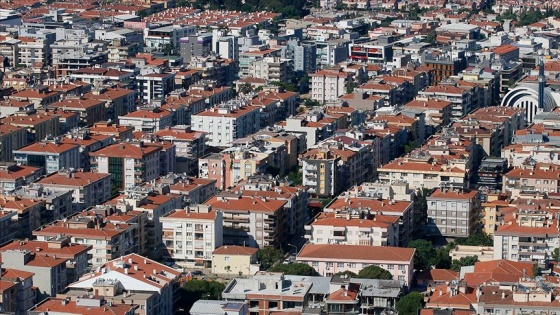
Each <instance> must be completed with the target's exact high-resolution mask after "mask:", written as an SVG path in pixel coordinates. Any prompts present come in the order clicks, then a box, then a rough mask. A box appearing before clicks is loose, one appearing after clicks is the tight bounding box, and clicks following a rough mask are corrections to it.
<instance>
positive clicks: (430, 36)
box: [424, 30, 437, 45]
mask: <svg viewBox="0 0 560 315" xmlns="http://www.w3.org/2000/svg"><path fill="white" fill-rule="evenodd" d="M436 38H437V34H436V30H431V31H430V32H429V33H428V35H426V39H424V41H425V42H426V43H430V44H432V45H435V43H436Z"/></svg>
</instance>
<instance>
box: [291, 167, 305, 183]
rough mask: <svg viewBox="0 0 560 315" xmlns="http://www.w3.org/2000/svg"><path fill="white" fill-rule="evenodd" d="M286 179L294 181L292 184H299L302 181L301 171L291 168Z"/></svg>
mask: <svg viewBox="0 0 560 315" xmlns="http://www.w3.org/2000/svg"><path fill="white" fill-rule="evenodd" d="M288 179H289V180H290V181H292V183H294V185H301V184H302V183H303V173H301V172H300V171H299V169H296V170H292V171H291V172H290V173H288Z"/></svg>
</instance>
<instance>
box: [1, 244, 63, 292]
mask: <svg viewBox="0 0 560 315" xmlns="http://www.w3.org/2000/svg"><path fill="white" fill-rule="evenodd" d="M0 254H1V255H2V268H9V269H17V270H21V271H25V272H28V273H31V274H33V276H32V277H33V286H35V287H37V296H36V298H37V300H43V299H44V298H46V297H48V296H54V295H56V294H57V293H59V292H62V291H63V290H64V288H65V287H66V285H67V283H68V282H67V278H66V274H67V273H66V261H67V259H66V258H61V257H57V256H44V255H38V254H36V253H34V252H31V251H30V250H26V249H19V248H18V249H7V250H3V251H1V252H0ZM28 298H29V297H28Z"/></svg>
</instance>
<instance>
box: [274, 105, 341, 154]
mask: <svg viewBox="0 0 560 315" xmlns="http://www.w3.org/2000/svg"><path fill="white" fill-rule="evenodd" d="M344 118H346V117H345V116H338V117H336V118H335V117H334V116H332V115H329V114H327V113H326V112H324V111H322V110H316V109H314V110H310V111H309V112H305V113H302V114H299V115H297V116H293V117H289V118H287V119H286V121H285V122H281V123H278V124H277V127H280V128H282V129H284V130H285V131H287V132H290V133H293V134H297V135H304V136H305V140H306V145H305V148H311V147H312V146H314V145H315V144H317V143H318V142H319V141H321V140H324V139H327V138H329V137H331V136H332V135H334V133H335V131H336V130H337V129H339V128H340V126H339V125H341V124H342V121H341V120H343V119H344Z"/></svg>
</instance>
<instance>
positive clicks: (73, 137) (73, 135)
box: [60, 128, 114, 171]
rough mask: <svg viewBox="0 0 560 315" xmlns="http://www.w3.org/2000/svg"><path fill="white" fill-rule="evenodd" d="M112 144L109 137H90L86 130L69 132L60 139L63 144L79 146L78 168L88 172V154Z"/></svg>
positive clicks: (111, 139)
mask: <svg viewBox="0 0 560 315" xmlns="http://www.w3.org/2000/svg"><path fill="white" fill-rule="evenodd" d="M113 142H114V140H113V137H111V136H109V135H92V134H91V133H90V131H89V129H87V128H76V129H72V130H69V131H68V132H67V133H66V136H65V137H63V138H61V139H60V143H63V144H76V145H79V146H80V168H81V169H83V170H86V171H88V170H90V168H91V166H90V157H89V153H90V152H93V151H97V150H99V149H101V148H104V147H106V146H108V145H110V144H112V143H113Z"/></svg>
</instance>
